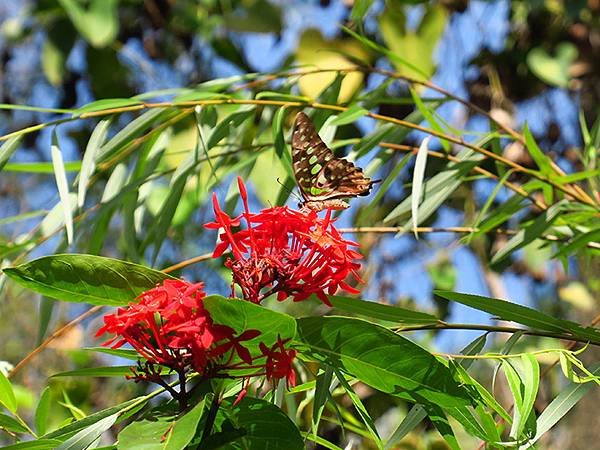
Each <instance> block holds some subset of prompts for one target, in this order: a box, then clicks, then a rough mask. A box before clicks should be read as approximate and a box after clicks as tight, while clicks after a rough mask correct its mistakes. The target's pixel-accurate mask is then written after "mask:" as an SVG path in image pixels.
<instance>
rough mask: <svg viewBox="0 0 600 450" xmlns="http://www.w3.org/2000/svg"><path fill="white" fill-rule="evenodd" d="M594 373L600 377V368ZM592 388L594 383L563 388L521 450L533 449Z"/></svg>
mask: <svg viewBox="0 0 600 450" xmlns="http://www.w3.org/2000/svg"><path fill="white" fill-rule="evenodd" d="M592 373H593V374H594V375H600V366H598V365H596V366H595V367H594V368H592ZM592 387H593V384H592V383H586V384H579V383H570V384H569V385H568V386H564V387H562V389H561V391H560V394H558V395H557V396H556V398H555V399H554V400H552V401H551V402H550V404H549V405H548V406H546V409H544V411H542V413H541V414H540V416H539V417H538V419H537V427H536V433H535V436H534V437H533V438H531V439H529V440H528V441H527V443H526V444H524V445H522V446H520V447H519V450H526V449H528V448H531V447H533V445H534V444H535V443H536V442H537V441H538V440H539V439H540V438H541V437H542V436H543V435H544V434H545V433H546V432H548V431H549V430H550V429H551V428H552V427H553V426H554V425H556V424H557V423H558V422H559V420H561V419H562V418H563V417H564V416H565V415H566V414H567V413H568V412H569V411H570V410H571V409H572V408H573V406H575V405H576V404H577V403H578V402H579V400H581V399H582V398H583V397H584V396H585V395H586V394H587V393H588V392H589V390H590V389H591V388H592Z"/></svg>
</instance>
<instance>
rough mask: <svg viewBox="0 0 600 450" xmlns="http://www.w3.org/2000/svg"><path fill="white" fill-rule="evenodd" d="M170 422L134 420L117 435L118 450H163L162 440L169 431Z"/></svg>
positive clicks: (162, 420)
mask: <svg viewBox="0 0 600 450" xmlns="http://www.w3.org/2000/svg"><path fill="white" fill-rule="evenodd" d="M172 426H173V423H172V421H170V420H166V419H165V418H162V417H161V418H159V419H157V420H146V419H144V420H136V421H135V422H132V423H130V424H129V425H127V426H126V427H125V428H123V429H122V430H121V432H120V433H119V435H118V443H117V448H118V449H119V450H164V449H165V446H164V444H163V439H164V438H165V436H166V435H167V434H168V433H169V430H171V427H172Z"/></svg>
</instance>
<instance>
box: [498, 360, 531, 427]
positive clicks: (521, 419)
mask: <svg viewBox="0 0 600 450" xmlns="http://www.w3.org/2000/svg"><path fill="white" fill-rule="evenodd" d="M502 369H503V371H504V376H505V377H506V380H507V381H508V387H509V389H510V392H511V393H512V396H513V402H514V405H515V406H514V408H513V423H512V426H511V428H510V437H511V438H513V439H517V438H519V437H520V432H521V431H522V430H523V428H524V427H525V420H526V419H527V416H526V415H524V414H523V412H524V410H525V405H524V403H523V393H522V388H523V381H522V380H521V378H520V377H519V373H518V372H517V371H516V370H515V368H514V367H513V366H512V363H511V361H509V360H507V359H503V360H502Z"/></svg>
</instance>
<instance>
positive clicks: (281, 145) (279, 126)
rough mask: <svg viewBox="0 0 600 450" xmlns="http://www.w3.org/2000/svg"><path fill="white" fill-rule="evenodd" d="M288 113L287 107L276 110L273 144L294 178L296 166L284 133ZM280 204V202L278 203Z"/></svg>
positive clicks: (290, 175) (286, 168) (288, 172)
mask: <svg viewBox="0 0 600 450" xmlns="http://www.w3.org/2000/svg"><path fill="white" fill-rule="evenodd" d="M286 114H287V108H286V107H285V106H284V107H281V108H279V109H278V110H277V111H276V112H275V116H274V117H273V124H272V127H271V132H272V134H273V145H274V147H275V153H276V154H277V156H278V157H279V159H280V160H281V162H282V164H283V165H284V167H285V170H286V172H287V174H288V177H289V178H291V179H294V166H293V164H292V156H291V153H290V152H289V151H288V149H287V145H286V143H285V137H284V133H283V127H284V124H285V116H286ZM278 204H279V203H278Z"/></svg>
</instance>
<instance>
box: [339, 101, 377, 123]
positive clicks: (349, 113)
mask: <svg viewBox="0 0 600 450" xmlns="http://www.w3.org/2000/svg"><path fill="white" fill-rule="evenodd" d="M368 113H369V111H367V110H366V109H365V108H363V107H362V106H360V105H359V104H358V103H355V104H354V105H352V106H351V107H350V108H348V109H347V110H346V111H344V112H343V113H341V114H340V115H339V116H337V117H336V118H335V119H334V120H333V121H332V122H331V125H335V126H341V125H348V124H349V123H353V122H356V121H357V120H358V119H360V118H361V117H364V116H365V115H367V114H368Z"/></svg>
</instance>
